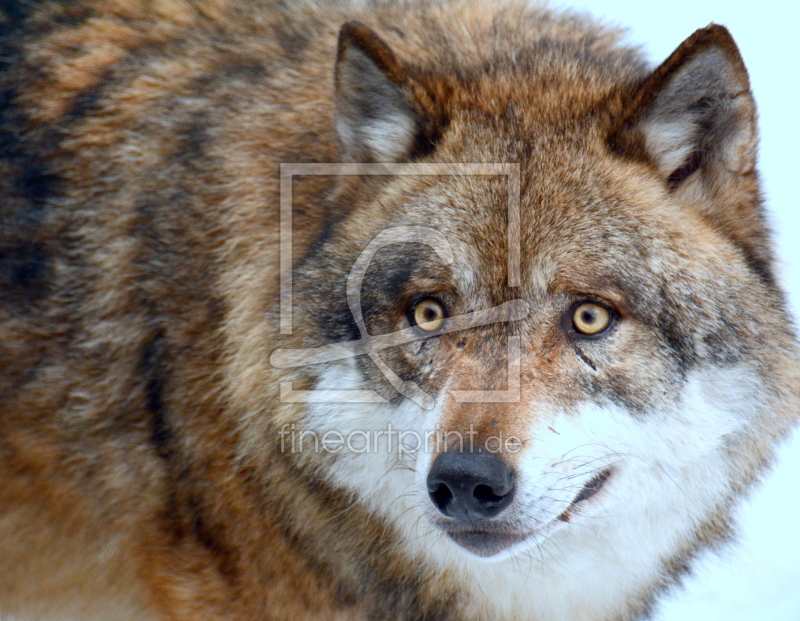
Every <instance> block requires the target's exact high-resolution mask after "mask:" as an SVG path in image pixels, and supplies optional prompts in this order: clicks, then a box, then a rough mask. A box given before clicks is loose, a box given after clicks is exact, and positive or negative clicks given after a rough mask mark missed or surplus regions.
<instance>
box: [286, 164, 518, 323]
mask: <svg viewBox="0 0 800 621" xmlns="http://www.w3.org/2000/svg"><path fill="white" fill-rule="evenodd" d="M298 175H303V176H309V175H318V176H359V175H387V176H389V175H397V176H461V177H469V176H504V177H508V232H507V236H508V286H509V287H518V286H519V284H520V260H521V255H520V171H519V164H491V163H467V164H458V163H455V164H447V163H445V164H441V163H430V164H429V163H412V164H341V163H326V164H291V163H282V164H281V166H280V238H279V254H280V269H279V272H280V333H281V334H291V333H292V313H293V310H292V267H293V257H292V252H293V249H292V241H293V239H292V180H293V177H295V176H298Z"/></svg>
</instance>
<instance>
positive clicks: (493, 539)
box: [447, 468, 613, 558]
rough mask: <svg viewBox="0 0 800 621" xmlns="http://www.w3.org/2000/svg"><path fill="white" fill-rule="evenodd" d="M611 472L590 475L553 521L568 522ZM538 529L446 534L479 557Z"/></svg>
mask: <svg viewBox="0 0 800 621" xmlns="http://www.w3.org/2000/svg"><path fill="white" fill-rule="evenodd" d="M612 474H613V470H612V469H611V468H608V469H606V470H603V471H602V472H600V473H598V474H597V475H596V476H594V477H592V478H591V479H590V480H589V482H588V483H586V484H585V485H584V486H583V487H582V488H581V490H580V492H578V494H577V495H576V496H575V498H574V499H573V500H572V502H571V503H570V505H569V507H567V510H566V511H564V512H563V513H561V514H560V515H559V516H558V517H557V518H556V520H555V521H562V522H569V521H570V520H571V519H572V518H571V513H570V512H571V511H572V510H573V509H574V508H575V507H576V506H577V505H578V504H580V503H581V502H583V501H584V500H589V499H590V498H592V497H593V496H594V495H595V494H597V492H599V491H600V489H601V488H602V487H603V486H604V485H605V483H606V481H608V479H609V478H610V477H611V475H612ZM538 530H539V529H537V530H534V531H529V532H508V531H492V530H481V529H472V530H459V531H449V532H448V533H447V536H448V537H450V539H452V540H453V541H454V542H455V543H457V544H458V545H460V546H461V547H462V548H464V549H465V550H468V551H469V552H472V553H473V554H475V555H476V556H480V557H481V558H489V557H492V556H495V555H496V554H499V553H500V552H502V551H503V550H506V549H507V548H510V547H511V546H513V545H514V544H517V543H520V542H522V541H525V540H526V539H527V538H528V537H530V536H531V535H533V534H534V533H536V532H538Z"/></svg>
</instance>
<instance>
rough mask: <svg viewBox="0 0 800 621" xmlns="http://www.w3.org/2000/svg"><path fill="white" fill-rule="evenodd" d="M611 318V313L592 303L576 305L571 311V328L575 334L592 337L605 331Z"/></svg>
mask: <svg viewBox="0 0 800 621" xmlns="http://www.w3.org/2000/svg"><path fill="white" fill-rule="evenodd" d="M612 319H613V316H612V314H611V311H610V310H608V309H607V308H605V307H604V306H600V305H599V304H595V303H593V302H583V303H581V304H578V306H576V307H575V308H574V310H573V311H572V327H573V328H575V331H576V332H579V333H580V334H585V335H587V336H594V335H597V334H600V333H601V332H603V331H604V330H607V329H608V327H609V326H610V325H611V321H612Z"/></svg>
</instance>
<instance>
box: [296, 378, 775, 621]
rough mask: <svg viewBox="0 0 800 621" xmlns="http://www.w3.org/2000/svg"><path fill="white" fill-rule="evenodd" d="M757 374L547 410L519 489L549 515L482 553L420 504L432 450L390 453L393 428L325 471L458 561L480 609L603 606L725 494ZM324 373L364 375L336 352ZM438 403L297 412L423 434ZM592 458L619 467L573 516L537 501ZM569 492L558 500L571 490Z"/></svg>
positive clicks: (592, 609) (751, 410)
mask: <svg viewBox="0 0 800 621" xmlns="http://www.w3.org/2000/svg"><path fill="white" fill-rule="evenodd" d="M757 386H758V383H757V381H756V379H755V374H754V373H751V372H748V370H747V369H746V368H743V367H725V368H718V369H713V368H712V369H709V370H704V371H696V372H694V373H692V374H691V375H690V376H689V378H688V379H687V382H686V390H685V392H684V396H683V399H682V401H681V402H680V403H677V404H676V403H672V402H670V403H666V402H665V404H664V408H663V410H660V411H657V412H651V413H646V414H633V413H630V412H627V411H626V410H624V409H622V408H620V407H618V406H615V405H612V404H609V403H604V404H600V403H585V404H584V405H583V407H582V408H581V409H580V411H579V413H578V414H577V415H576V414H575V413H572V414H570V415H566V414H565V413H563V412H549V413H543V415H542V416H541V417H537V420H538V421H539V422H537V423H536V425H537V429H534V430H532V436H533V437H534V438H535V441H533V442H530V443H528V445H526V447H525V449H524V451H525V452H524V453H522V455H521V461H520V463H519V466H518V471H519V473H518V474H519V480H518V491H517V495H518V499H515V503H517V502H518V501H519V503H520V506H521V507H522V509H523V512H524V513H525V515H531V516H533V517H535V519H542V520H544V521H546V522H549V523H550V525H549V526H548V527H546V528H543V529H542V530H541V532H539V533H538V534H537V535H536V536H533V537H531V538H529V539H528V540H526V541H524V542H522V543H520V544H516V545H515V546H512V547H511V548H509V549H507V550H505V551H503V552H501V553H500V554H497V555H495V556H492V557H489V558H480V557H478V556H476V555H474V554H470V553H469V552H467V551H466V550H464V549H462V548H460V547H459V546H458V545H457V544H456V543H454V542H453V541H451V540H450V539H449V538H448V537H447V536H445V534H444V533H442V532H441V531H440V530H438V529H436V528H434V527H433V526H432V524H431V523H430V521H429V520H428V519H426V518H425V516H426V515H431V512H433V513H435V510H434V509H433V507H432V505H431V503H430V500H429V499H428V496H427V491H426V486H425V479H426V477H427V473H428V469H429V467H430V463H431V455H430V453H429V452H427V451H425V450H422V451H420V452H419V454H418V455H416V454H411V453H407V454H404V455H402V456H398V451H397V450H396V440H395V441H394V442H393V446H389V444H388V443H387V441H386V438H385V437H383V438H380V439H379V441H378V450H377V451H375V450H369V451H365V452H349V451H347V450H345V451H342V452H341V453H339V455H338V456H337V458H336V460H335V462H334V463H333V466H332V467H331V470H330V473H329V474H330V478H331V480H332V482H334V483H335V484H337V485H339V486H342V487H344V488H347V489H349V490H352V491H353V492H355V493H356V494H357V495H358V496H359V497H360V498H361V499H362V501H363V502H364V503H365V505H366V506H368V507H369V508H370V509H371V510H373V511H375V512H376V513H378V514H380V515H383V516H384V517H385V518H386V519H387V520H388V521H390V522H391V523H393V524H395V525H396V527H397V528H398V530H399V532H400V534H401V536H402V538H403V539H404V540H405V541H406V546H407V551H408V552H409V553H410V554H413V555H415V556H416V557H418V558H419V559H420V560H421V561H422V562H425V563H426V564H428V565H429V566H432V567H436V568H440V569H447V568H449V569H454V570H456V571H457V572H459V574H460V575H461V576H462V579H463V580H464V583H465V584H464V586H465V589H466V591H467V592H468V593H472V594H474V599H473V600H472V602H471V603H470V607H469V609H470V610H474V611H475V614H476V616H477V617H480V616H481V615H483V614H488V615H490V616H493V617H501V618H503V617H505V618H509V619H511V618H513V619H517V620H520V619H548V620H549V621H559V620H562V619H563V620H564V621H574V620H575V619H581V620H582V621H592V620H593V619H598V620H599V619H606V618H608V617H609V616H613V615H614V613H622V612H623V611H624V609H625V606H626V602H627V601H629V600H630V599H631V598H632V597H633V598H635V597H637V596H639V595H640V594H641V593H643V592H645V591H646V590H647V589H648V588H649V587H650V585H651V584H652V583H653V582H654V581H655V580H657V579H658V577H659V573H660V572H661V571H662V565H663V561H664V560H665V559H668V558H669V557H671V556H673V555H675V554H677V553H678V552H679V551H680V550H681V549H682V548H684V547H685V546H686V545H688V544H690V543H691V542H692V540H693V538H694V531H695V529H696V527H697V526H698V524H699V523H700V522H701V521H702V520H703V519H704V518H705V517H707V516H708V515H709V514H711V513H712V512H713V511H714V510H715V509H716V508H717V507H718V506H719V505H720V504H721V503H723V501H724V499H725V498H726V497H727V496H728V495H729V493H730V480H731V477H732V476H734V475H733V474H732V473H729V471H728V468H729V466H728V463H727V462H726V457H725V454H726V453H725V450H724V445H725V444H726V437H727V436H730V435H731V434H735V433H737V432H746V430H747V428H748V426H749V424H750V421H752V420H753V419H754V418H756V417H757V416H759V413H760V411H761V408H762V407H763V406H762V405H761V404H762V403H763V402H764V400H760V399H758V388H757ZM334 387H335V388H339V389H341V388H364V386H362V385H361V383H360V382H359V376H358V373H357V371H356V369H355V368H354V366H350V367H346V366H344V365H338V366H335V367H331V368H330V369H328V371H326V373H325V375H324V376H323V377H322V379H321V381H320V383H319V384H318V388H334ZM438 417H439V412H438V408H434V410H432V411H425V410H422V409H421V408H420V407H418V406H417V405H415V404H414V403H412V402H410V401H408V400H404V401H403V402H402V403H401V404H400V405H398V406H394V405H391V404H375V403H364V404H353V403H350V404H334V403H309V404H308V406H307V410H306V416H305V420H304V421H303V423H302V425H303V427H304V428H305V429H313V430H314V431H315V432H316V433H318V434H323V433H325V432H326V431H328V430H336V431H338V432H339V433H342V434H344V435H347V434H348V433H350V432H352V431H366V432H368V433H370V434H374V432H377V431H382V430H385V429H386V427H387V424H388V423H391V425H392V427H393V428H394V429H400V430H405V431H413V432H414V433H417V434H419V435H420V437H424V434H425V432H426V431H430V430H433V429H435V428H436V425H437V423H438V422H439V420H438ZM544 421H546V422H544ZM539 427H541V429H540V428H539ZM553 430H554V431H555V432H553ZM387 449H388V450H387ZM592 460H596V461H592ZM589 462H592V463H599V464H604V465H607V464H613V466H614V468H615V472H614V475H613V476H612V478H611V479H610V480H609V481H608V483H607V484H606V485H605V486H604V487H603V489H601V490H600V492H599V493H598V494H597V496H596V497H592V498H590V499H589V500H587V501H584V502H583V503H581V504H580V505H579V506H578V507H577V509H578V510H576V511H575V512H574V515H572V519H571V521H570V522H569V523H563V522H557V521H552V520H553V519H554V518H555V517H556V516H557V515H558V514H559V512H560V511H557V509H556V508H555V506H554V508H553V510H552V511H551V512H550V513H549V514H548V513H547V512H546V511H545V512H544V513H540V514H537V513H536V512H537V510H541V509H542V508H541V507H540V506H539V505H541V500H540V499H541V498H543V497H544V496H548V495H549V494H548V492H556V491H557V490H559V489H561V490H563V488H564V487H565V486H564V485H563V481H564V477H566V476H569V474H570V469H572V470H571V472H572V473H575V472H579V471H580V468H581V467H583V468H584V469H586V471H587V472H589V470H590V467H589V466H587V465H586V464H587V463H589ZM579 480H581V481H583V479H579ZM559 485H560V487H559ZM565 493H566V496H565V497H564V498H565V500H564V501H563V502H564V503H566V504H564V506H562V507H561V510H563V509H564V508H565V507H566V505H568V504H569V498H570V496H569V494H571V493H574V492H573V491H567V492H565ZM572 497H574V496H572ZM553 511H555V513H553ZM547 516H549V519H545V518H546V517H547Z"/></svg>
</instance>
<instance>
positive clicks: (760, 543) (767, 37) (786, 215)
mask: <svg viewBox="0 0 800 621" xmlns="http://www.w3.org/2000/svg"><path fill="white" fill-rule="evenodd" d="M552 6H564V7H569V8H573V9H578V10H581V11H588V12H589V13H591V14H593V15H595V16H598V17H602V18H604V19H605V20H606V21H608V22H610V23H613V24H619V25H623V26H627V27H628V28H629V36H628V39H629V40H630V41H632V42H635V43H639V44H641V45H642V46H643V48H644V50H645V51H646V52H647V54H648V56H649V57H650V60H651V61H652V62H653V63H654V64H658V63H660V62H661V61H662V60H664V59H666V58H667V56H668V55H669V54H670V53H671V52H672V51H673V50H674V49H675V48H676V47H677V46H678V45H679V44H680V43H681V41H683V39H685V38H686V37H688V36H689V35H690V34H692V32H694V30H696V29H697V28H702V27H704V26H706V25H708V24H709V23H710V22H716V23H718V24H723V25H725V26H727V27H728V29H729V30H730V31H731V33H732V34H733V36H734V38H735V39H736V42H737V43H738V45H739V49H740V50H741V52H742V56H743V57H744V60H745V63H746V65H747V68H748V70H749V72H750V78H751V83H752V88H753V92H754V93H755V97H756V101H757V103H758V109H759V115H760V128H761V148H760V158H759V161H760V169H761V173H762V178H763V183H764V190H765V195H766V199H767V208H768V210H769V213H770V219H771V224H772V227H773V229H774V231H775V234H776V242H777V245H778V255H779V257H780V261H781V262H780V276H781V278H782V279H783V283H784V285H785V287H786V289H787V290H788V292H789V298H790V305H791V308H792V310H793V312H794V315H795V316H796V317H800V312H799V311H800V205H798V200H797V199H796V196H797V194H798V191H797V189H796V188H797V186H798V183H800V169H798V165H799V164H800V158H798V149H800V118H798V117H800V102H799V101H798V96H799V95H800V92H799V91H800V89H798V80H800V30H798V25H800V2H798V1H797V0H782V1H781V0H766V1H764V0H761V1H759V0H755V1H754V0H751V1H749V2H743V1H742V0H730V1H728V2H725V1H724V0H665V1H662V2H647V1H646V0H554V1H553V2H552ZM798 516H800V433H798V434H796V435H795V438H794V439H793V440H791V441H789V442H787V443H786V444H785V445H784V446H783V447H782V450H781V458H780V460H779V462H778V464H777V465H776V467H775V469H774V470H773V471H772V473H771V474H770V475H769V476H768V477H766V479H765V481H764V484H763V486H762V487H761V488H759V489H758V490H757V491H756V492H755V493H754V494H753V496H752V498H751V499H750V500H749V501H748V502H747V504H746V505H745V506H744V507H743V508H742V510H741V534H742V537H741V540H740V542H739V543H738V544H736V545H734V546H730V547H729V548H728V549H727V550H725V552H724V553H723V555H722V556H721V557H720V556H716V555H713V556H707V557H706V558H705V559H703V561H702V562H701V563H700V564H698V565H697V567H696V572H695V575H694V576H693V577H692V578H690V579H689V580H687V582H686V588H685V589H682V590H679V591H676V592H675V593H673V594H672V596H671V597H670V598H668V599H667V600H666V601H665V602H664V603H663V605H662V606H661V608H660V612H659V614H658V615H656V619H657V621H701V620H702V621H800V519H799V518H798ZM576 621H578V620H576Z"/></svg>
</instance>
